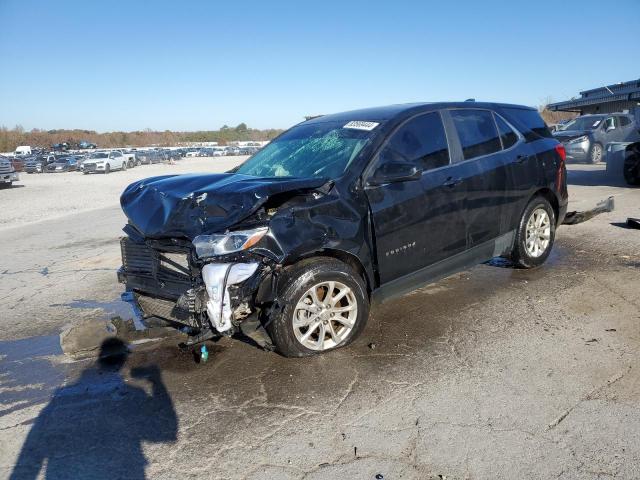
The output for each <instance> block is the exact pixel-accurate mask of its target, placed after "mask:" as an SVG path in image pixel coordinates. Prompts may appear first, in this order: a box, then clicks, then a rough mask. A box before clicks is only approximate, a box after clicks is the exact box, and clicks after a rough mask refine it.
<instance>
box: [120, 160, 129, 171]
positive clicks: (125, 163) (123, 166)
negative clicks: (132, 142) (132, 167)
mask: <svg viewBox="0 0 640 480" xmlns="http://www.w3.org/2000/svg"><path fill="white" fill-rule="evenodd" d="M126 169H127V162H122V165H121V166H120V170H122V171H123V172H124V171H125V170H126Z"/></svg>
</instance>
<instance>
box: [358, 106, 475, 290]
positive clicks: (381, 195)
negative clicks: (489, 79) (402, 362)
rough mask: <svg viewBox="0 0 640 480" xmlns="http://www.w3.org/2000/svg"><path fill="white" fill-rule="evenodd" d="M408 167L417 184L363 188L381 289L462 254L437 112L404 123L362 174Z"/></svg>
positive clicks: (454, 187)
mask: <svg viewBox="0 0 640 480" xmlns="http://www.w3.org/2000/svg"><path fill="white" fill-rule="evenodd" d="M398 158H401V159H402V161H403V162H412V163H414V164H415V165H416V166H417V167H419V168H421V169H422V175H421V176H420V178H419V179H416V180H410V181H404V182H397V183H388V184H384V185H378V186H367V188H366V194H367V198H368V200H369V205H370V208H371V212H372V216H373V226H374V233H375V244H376V256H377V261H378V273H379V276H380V282H381V283H382V284H384V283H387V282H389V281H391V280H395V279H397V278H399V277H402V276H404V275H407V274H410V273H413V272H415V271H417V270H419V269H421V268H423V267H426V266H428V265H431V264H433V263H436V262H437V261H439V260H442V259H444V258H446V257H449V256H451V255H454V254H455V253H458V252H461V251H463V250H464V249H465V248H466V238H465V224H464V216H463V213H462V202H463V200H464V190H463V184H462V182H460V181H459V176H458V175H457V172H456V166H454V165H450V161H449V146H448V143H447V135H446V133H445V128H444V125H443V122H442V118H441V115H440V113H439V112H438V111H433V112H428V113H424V114H420V115H418V116H416V117H413V118H411V119H409V120H407V121H406V122H405V123H404V124H402V125H401V126H400V127H399V128H398V129H397V130H396V131H395V132H394V133H392V134H391V135H390V137H389V139H388V140H387V142H386V143H385V144H384V145H383V147H382V148H381V150H380V152H379V153H378V155H377V156H376V158H375V159H374V160H373V162H372V165H371V166H370V168H369V169H368V171H367V173H366V174H365V181H366V178H367V176H368V175H372V174H373V173H374V172H375V171H376V170H377V169H378V168H380V167H381V166H382V165H383V164H384V163H385V162H396V161H398Z"/></svg>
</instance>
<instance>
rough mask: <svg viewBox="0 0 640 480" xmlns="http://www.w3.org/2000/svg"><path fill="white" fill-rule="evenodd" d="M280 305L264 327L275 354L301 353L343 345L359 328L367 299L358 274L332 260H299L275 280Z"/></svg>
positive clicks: (320, 351)
mask: <svg viewBox="0 0 640 480" xmlns="http://www.w3.org/2000/svg"><path fill="white" fill-rule="evenodd" d="M279 283H280V286H279V291H280V300H281V301H282V303H283V308H281V309H280V310H279V311H277V312H274V313H272V317H271V318H270V319H269V322H268V325H267V330H268V332H269V334H270V336H271V339H272V340H273V342H274V344H275V346H276V348H277V350H278V352H280V353H281V354H282V355H284V356H286V357H304V356H309V355H315V354H318V353H323V352H326V351H329V350H333V349H335V348H339V347H343V346H345V345H348V344H349V343H351V341H353V340H354V339H355V338H356V337H357V336H358V335H359V334H360V332H361V331H362V329H363V328H364V326H365V324H366V322H367V318H368V316H369V298H368V295H367V290H366V286H365V283H364V280H363V278H362V277H361V276H360V275H359V274H358V273H357V272H356V271H354V270H353V269H352V268H351V267H350V266H349V265H347V264H345V263H343V262H341V261H339V260H336V259H333V258H313V259H307V260H303V261H301V262H299V263H297V264H295V265H293V266H292V267H290V268H289V269H288V270H286V271H285V273H284V274H283V276H282V278H281V281H280V282H279Z"/></svg>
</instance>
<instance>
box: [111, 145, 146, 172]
mask: <svg viewBox="0 0 640 480" xmlns="http://www.w3.org/2000/svg"><path fill="white" fill-rule="evenodd" d="M112 151H115V152H120V153H121V154H122V155H123V156H124V160H125V162H126V163H127V168H133V167H135V166H136V165H140V164H139V163H138V161H137V159H136V154H135V153H134V152H131V151H129V150H122V149H118V150H112Z"/></svg>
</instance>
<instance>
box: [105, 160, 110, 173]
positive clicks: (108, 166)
mask: <svg viewBox="0 0 640 480" xmlns="http://www.w3.org/2000/svg"><path fill="white" fill-rule="evenodd" d="M110 171H111V165H109V164H108V163H107V164H106V165H105V166H104V174H105V175H107V174H108V173H109V172H110Z"/></svg>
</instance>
